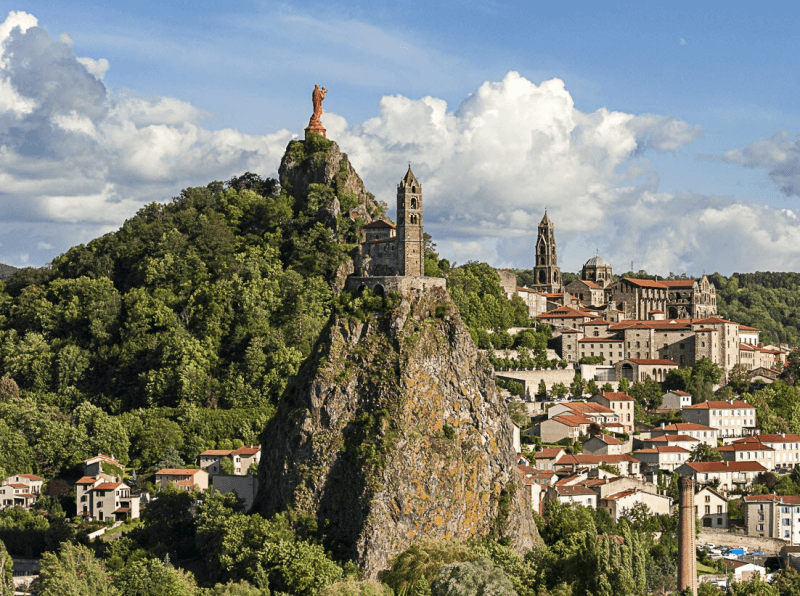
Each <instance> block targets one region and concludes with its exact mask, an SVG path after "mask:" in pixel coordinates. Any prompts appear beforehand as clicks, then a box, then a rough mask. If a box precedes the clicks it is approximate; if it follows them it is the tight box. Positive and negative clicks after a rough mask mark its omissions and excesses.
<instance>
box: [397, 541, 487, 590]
mask: <svg viewBox="0 0 800 596" xmlns="http://www.w3.org/2000/svg"><path fill="white" fill-rule="evenodd" d="M477 558H478V555H477V554H476V553H475V552H474V551H473V550H472V549H471V548H469V547H468V546H466V545H465V544H463V543H460V542H455V541H445V540H438V541H437V540H420V541H418V542H415V543H414V544H412V545H411V546H410V547H409V548H407V549H406V550H405V551H403V552H402V553H400V554H399V555H397V557H395V559H394V561H393V562H392V566H391V568H390V569H389V570H388V571H386V572H384V573H383V574H382V576H381V580H382V581H383V582H384V583H386V584H388V585H389V586H390V587H391V588H392V589H393V590H394V592H395V594H397V595H398V596H410V595H411V594H412V593H413V590H414V588H415V586H417V585H418V584H420V583H421V582H422V581H423V580H424V582H425V583H426V584H431V583H432V582H433V581H435V580H436V578H437V577H438V576H439V570H440V569H441V568H442V567H443V566H444V565H449V564H450V563H456V562H464V561H473V560H475V559H477Z"/></svg>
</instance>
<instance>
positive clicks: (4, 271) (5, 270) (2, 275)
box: [0, 263, 19, 281]
mask: <svg viewBox="0 0 800 596" xmlns="http://www.w3.org/2000/svg"><path fill="white" fill-rule="evenodd" d="M16 271H19V269H18V268H17V267H12V266H11V265H3V264H2V263H0V281H4V280H6V279H8V278H9V277H11V276H12V275H14V273H15V272H16Z"/></svg>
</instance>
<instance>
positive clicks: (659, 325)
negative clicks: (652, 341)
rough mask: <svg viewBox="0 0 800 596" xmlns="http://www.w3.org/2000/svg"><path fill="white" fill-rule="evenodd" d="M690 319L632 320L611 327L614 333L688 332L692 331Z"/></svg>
mask: <svg viewBox="0 0 800 596" xmlns="http://www.w3.org/2000/svg"><path fill="white" fill-rule="evenodd" d="M690 322H691V321H690V320H689V319H670V320H669V321H639V320H637V319H631V320H628V321H620V322H619V323H614V325H612V326H611V327H610V329H611V330H613V331H620V330H623V329H658V330H661V331H663V330H672V331H675V330H677V331H686V330H688V329H690V327H689V323H690Z"/></svg>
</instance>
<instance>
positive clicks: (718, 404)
mask: <svg viewBox="0 0 800 596" xmlns="http://www.w3.org/2000/svg"><path fill="white" fill-rule="evenodd" d="M736 408H746V409H752V410H755V407H754V406H752V405H750V404H749V403H747V402H746V401H739V400H734V401H732V402H727V401H717V400H713V401H705V402H703V403H700V404H695V405H693V406H686V407H685V408H684V410H711V409H714V410H733V409H736Z"/></svg>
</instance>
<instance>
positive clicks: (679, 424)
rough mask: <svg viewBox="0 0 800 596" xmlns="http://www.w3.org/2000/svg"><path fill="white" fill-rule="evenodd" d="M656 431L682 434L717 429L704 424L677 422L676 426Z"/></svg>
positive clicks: (667, 426) (665, 426)
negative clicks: (688, 431)
mask: <svg viewBox="0 0 800 596" xmlns="http://www.w3.org/2000/svg"><path fill="white" fill-rule="evenodd" d="M653 430H654V431H658V430H665V431H666V430H673V431H675V432H680V431H682V430H713V431H716V430H717V429H716V428H713V427H711V426H704V425H702V424H695V423H694V422H676V423H675V424H665V425H664V427H663V428H654V429H653Z"/></svg>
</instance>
